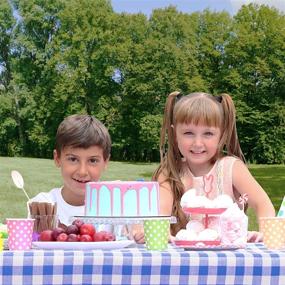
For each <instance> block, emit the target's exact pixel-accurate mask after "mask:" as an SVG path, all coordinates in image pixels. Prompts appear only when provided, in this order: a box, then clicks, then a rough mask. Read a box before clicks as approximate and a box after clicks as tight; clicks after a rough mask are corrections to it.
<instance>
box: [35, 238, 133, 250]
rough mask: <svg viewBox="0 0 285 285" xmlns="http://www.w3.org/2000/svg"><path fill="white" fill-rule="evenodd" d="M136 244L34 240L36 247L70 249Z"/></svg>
mask: <svg viewBox="0 0 285 285" xmlns="http://www.w3.org/2000/svg"><path fill="white" fill-rule="evenodd" d="M132 244H135V242H134V241H133V240H118V241H100V242H59V241H51V242H46V241H37V242H33V248H35V249H70V250H90V249H121V248H125V247H127V246H129V245H132Z"/></svg>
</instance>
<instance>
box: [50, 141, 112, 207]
mask: <svg viewBox="0 0 285 285" xmlns="http://www.w3.org/2000/svg"><path fill="white" fill-rule="evenodd" d="M54 161H55V164H56V165H57V166H58V167H60V168H61V175H62V178H63V183H64V186H63V190H62V195H63V198H64V199H65V201H66V202H67V203H69V204H72V205H82V203H83V202H84V197H85V184H86V183H87V182H91V181H98V180H99V179H100V177H101V175H102V173H103V171H104V170H105V169H106V167H107V164H108V159H107V160H104V158H103V149H102V148H101V147H98V146H91V147H89V148H87V149H84V148H73V147H69V146H67V147H65V148H64V149H63V150H62V151H61V155H60V156H58V153H57V151H56V150H54Z"/></svg>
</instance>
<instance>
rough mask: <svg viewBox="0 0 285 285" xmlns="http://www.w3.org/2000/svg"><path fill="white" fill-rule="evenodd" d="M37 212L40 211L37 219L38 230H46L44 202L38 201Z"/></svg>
mask: <svg viewBox="0 0 285 285" xmlns="http://www.w3.org/2000/svg"><path fill="white" fill-rule="evenodd" d="M38 206H39V212H40V220H39V228H40V229H39V232H42V231H43V230H46V229H47V228H48V225H47V220H46V207H45V203H39V204H38Z"/></svg>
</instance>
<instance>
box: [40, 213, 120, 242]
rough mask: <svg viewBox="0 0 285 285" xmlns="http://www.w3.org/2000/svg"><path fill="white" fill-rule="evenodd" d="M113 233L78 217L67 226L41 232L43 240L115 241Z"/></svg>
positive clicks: (41, 239)
mask: <svg viewBox="0 0 285 285" xmlns="http://www.w3.org/2000/svg"><path fill="white" fill-rule="evenodd" d="M115 240H116V237H115V235H114V234H113V233H111V232H107V231H96V228H95V226H94V225H93V224H88V223H84V222H83V221H82V220H80V219H76V220H74V221H73V222H72V224H71V225H69V226H67V227H66V228H62V227H56V228H54V229H53V230H44V231H42V232H41V233H40V234H39V241H42V242H51V241H54V242H102V241H104V242H106V241H115Z"/></svg>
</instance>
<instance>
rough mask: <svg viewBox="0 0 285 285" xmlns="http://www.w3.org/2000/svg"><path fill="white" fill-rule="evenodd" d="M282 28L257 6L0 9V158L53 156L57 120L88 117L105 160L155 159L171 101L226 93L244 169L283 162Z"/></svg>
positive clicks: (46, 4)
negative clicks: (108, 145) (99, 130)
mask: <svg viewBox="0 0 285 285" xmlns="http://www.w3.org/2000/svg"><path fill="white" fill-rule="evenodd" d="M11 5H13V6H11ZM12 7H13V9H12ZM13 10H14V11H13ZM15 11H16V14H18V16H17V17H16V18H14V17H13V12H14V13H15ZM284 27H285V16H284V15H283V14H281V13H279V12H278V11H277V10H275V9H272V8H269V7H267V6H264V5H261V6H258V5H253V4H250V5H247V6H243V7H242V8H241V9H240V11H239V12H238V13H237V14H236V15H235V16H234V17H231V16H230V15H229V14H228V13H226V12H219V13H217V12H211V11H209V10H205V11H203V12H201V13H193V14H185V13H181V12H178V11H177V10H176V8H175V7H172V6H169V7H168V8H165V9H156V10H154V11H153V13H152V14H151V16H150V17H149V18H147V17H146V16H145V15H143V14H125V13H122V14H118V13H115V12H114V11H113V9H112V6H111V2H110V1H107V0H81V1H77V0H45V1H43V0H14V1H12V0H11V1H9V2H8V1H7V0H0V87H1V88H0V117H1V120H0V134H1V135H0V146H1V148H0V154H1V155H9V156H13V155H23V156H34V157H51V156H52V150H53V148H54V137H55V133H56V129H57V127H58V124H59V123H60V122H61V121H62V119H63V118H64V117H65V116H67V115H69V114H73V113H87V114H92V115H95V116H96V117H97V118H98V119H100V120H101V121H102V122H103V123H104V124H106V126H107V127H108V129H109V131H110V133H111V136H112V142H113V147H112V158H113V159H120V160H141V161H155V160H158V159H159V150H158V149H159V136H160V127H161V121H162V114H163V109H164V104H165V100H166V97H167V95H168V94H169V93H170V92H171V91H174V90H179V91H182V92H183V93H185V94H187V93H190V92H193V91H206V92H211V93H214V94H216V93H220V92H227V93H229V94H231V95H232V96H233V99H234V101H235V103H236V107H237V122H238V130H239V138H240V142H241V145H242V149H243V151H244V153H245V155H246V158H247V159H248V160H250V161H253V162H259V163H284V162H285V145H284V141H285V140H284V134H285V129H284V128H285V127H284V126H285V122H284V120H285V119H284V118H285V107H284V101H285V45H284V42H285V29H284Z"/></svg>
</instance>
